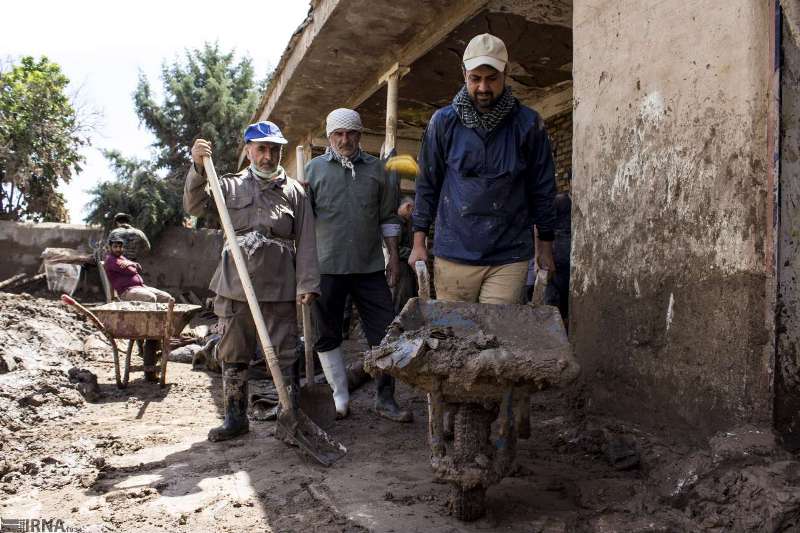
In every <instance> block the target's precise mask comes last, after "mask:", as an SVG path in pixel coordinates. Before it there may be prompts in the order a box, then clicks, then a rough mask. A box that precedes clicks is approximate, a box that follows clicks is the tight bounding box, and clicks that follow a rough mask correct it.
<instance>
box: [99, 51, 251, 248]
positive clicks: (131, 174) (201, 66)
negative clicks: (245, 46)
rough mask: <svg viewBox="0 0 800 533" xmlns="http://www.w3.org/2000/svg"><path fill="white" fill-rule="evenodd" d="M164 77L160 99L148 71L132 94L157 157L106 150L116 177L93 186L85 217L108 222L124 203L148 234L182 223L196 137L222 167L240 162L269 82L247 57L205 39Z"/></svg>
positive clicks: (165, 71) (228, 169) (152, 235)
mask: <svg viewBox="0 0 800 533" xmlns="http://www.w3.org/2000/svg"><path fill="white" fill-rule="evenodd" d="M161 82H162V91H161V92H162V93H163V95H164V96H163V101H162V102H161V103H158V102H156V101H155V99H154V96H153V90H152V88H151V86H150V82H149V81H148V80H147V78H146V77H144V76H140V78H139V84H138V86H137V88H136V91H135V92H134V95H133V102H134V108H135V110H136V114H137V115H138V116H139V120H140V121H141V123H142V124H143V125H144V126H145V127H146V128H147V129H148V130H150V132H151V133H152V134H153V136H154V137H155V139H156V141H155V142H154V143H153V148H154V155H153V157H152V159H151V160H150V161H141V160H137V159H131V158H125V157H123V156H122V154H120V153H119V152H107V153H106V154H105V155H106V158H107V159H108V160H109V161H110V162H111V165H112V168H113V170H114V174H115V175H116V180H115V181H112V182H108V183H102V184H100V185H98V186H97V187H95V188H94V189H93V190H92V191H90V194H91V195H92V196H93V199H92V201H91V203H90V209H91V212H90V213H89V215H88V216H87V217H86V221H87V222H90V223H99V224H103V225H105V226H106V227H109V226H110V224H111V222H110V220H109V217H113V216H114V213H116V212H119V211H123V212H126V213H129V214H130V215H131V216H132V217H133V222H134V225H135V226H137V227H139V228H140V229H142V230H143V231H144V232H145V233H147V234H148V236H149V237H150V238H151V239H153V238H155V237H156V236H157V235H158V234H159V233H160V232H161V231H162V230H163V228H164V227H165V226H168V225H175V224H181V223H182V221H183V207H182V197H183V182H184V178H185V176H186V172H187V171H188V169H189V160H190V153H189V152H190V148H191V145H192V143H193V142H194V140H195V139H196V138H198V137H200V138H204V139H207V140H209V141H211V143H212V146H213V147H214V165H215V166H216V167H217V170H218V171H219V172H220V174H222V173H224V172H234V171H236V170H237V164H238V157H239V143H240V140H241V138H242V132H243V131H244V128H245V126H246V125H247V123H248V120H249V119H250V117H251V115H252V113H253V110H255V108H256V105H257V104H258V98H259V95H260V94H261V92H262V91H263V88H264V83H265V82H261V83H256V82H255V78H254V73H253V67H252V65H251V60H250V58H248V57H244V58H242V59H240V60H237V59H236V58H235V56H234V53H233V52H222V51H221V50H220V48H219V45H217V44H208V43H206V44H205V45H204V46H203V47H202V48H201V49H197V50H187V51H186V53H185V56H184V58H183V60H182V61H175V62H173V63H171V64H167V63H165V64H164V65H163V67H162V70H161ZM159 176H163V177H159Z"/></svg>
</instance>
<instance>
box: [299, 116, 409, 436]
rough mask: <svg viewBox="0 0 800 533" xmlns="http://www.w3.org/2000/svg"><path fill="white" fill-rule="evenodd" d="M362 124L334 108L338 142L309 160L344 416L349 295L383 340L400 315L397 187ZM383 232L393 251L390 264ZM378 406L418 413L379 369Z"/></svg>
mask: <svg viewBox="0 0 800 533" xmlns="http://www.w3.org/2000/svg"><path fill="white" fill-rule="evenodd" d="M362 130H363V127H362V125H361V117H360V116H359V114H358V113H357V112H355V111H353V110H352V109H336V110H334V111H332V112H331V113H330V114H329V115H328V117H327V121H326V133H327V136H328V141H329V142H330V147H329V148H328V151H327V152H326V153H325V154H324V155H321V156H319V157H315V158H314V159H312V160H311V162H309V164H308V166H307V168H306V180H307V181H308V186H309V189H308V190H309V196H310V198H311V204H312V205H313V207H314V214H315V215H316V231H317V249H318V252H319V263H320V271H321V284H322V294H321V296H320V298H319V300H317V302H316V303H315V304H314V319H315V321H316V328H317V334H318V340H317V343H316V348H317V352H318V353H319V360H320V363H321V364H322V370H323V371H324V372H325V378H326V379H327V380H328V383H329V384H330V385H331V388H332V389H333V399H334V402H335V403H336V412H337V415H338V416H339V417H345V416H347V414H348V410H349V403H350V394H349V391H348V388H347V373H346V370H345V364H344V354H343V353H342V348H341V344H342V320H343V313H344V306H345V300H346V298H347V295H348V294H349V295H350V296H352V298H353V301H354V302H355V304H356V308H357V309H358V312H359V316H360V318H361V321H362V324H363V326H364V333H365V334H366V337H367V342H368V343H369V345H370V346H376V345H378V344H380V342H381V339H382V338H383V336H384V335H385V334H386V328H387V327H388V326H389V324H390V323H391V321H392V319H393V318H394V313H393V309H392V295H391V292H390V291H389V286H394V285H395V283H396V282H397V276H398V273H399V266H400V265H399V257H398V252H397V239H398V236H399V235H400V220H399V219H398V217H397V213H396V210H397V190H396V188H395V187H392V186H391V185H390V184H389V183H388V182H387V179H386V173H385V170H384V164H383V162H382V161H381V160H380V159H378V158H376V157H373V156H371V155H369V154H367V153H364V152H362V151H361V148H360V146H359V143H360V140H361V131H362ZM381 237H383V241H384V243H385V244H386V248H387V249H388V252H389V260H388V264H387V265H386V266H384V257H383V250H382V249H381ZM375 411H376V412H377V413H378V414H379V415H381V416H383V417H385V418H388V419H390V420H394V421H397V422H410V421H411V419H412V415H411V412H410V411H406V410H404V409H400V407H399V406H398V405H397V403H396V402H395V399H394V379H393V378H392V377H391V376H389V375H382V376H379V377H378V380H377V394H376V397H375Z"/></svg>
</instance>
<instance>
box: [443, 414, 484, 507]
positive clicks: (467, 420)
mask: <svg viewBox="0 0 800 533" xmlns="http://www.w3.org/2000/svg"><path fill="white" fill-rule="evenodd" d="M492 418H493V417H492V413H491V412H490V411H489V410H487V409H484V408H483V406H481V405H479V404H475V403H463V404H461V405H459V406H458V410H457V411H456V414H455V421H454V424H453V452H454V453H453V455H454V460H455V462H456V464H458V465H463V466H469V465H473V464H475V462H476V458H477V457H478V455H481V454H483V455H487V456H488V457H491V451H490V449H491V444H490V442H489V437H490V434H491V424H492ZM450 509H451V511H452V513H453V515H454V516H455V517H456V518H458V519H459V520H463V521H464V522H471V521H473V520H477V519H478V518H480V517H482V516H483V515H484V514H485V513H486V487H485V486H484V485H483V484H480V483H479V484H478V485H474V486H469V487H464V486H463V485H462V484H461V483H460V482H452V484H451V489H450Z"/></svg>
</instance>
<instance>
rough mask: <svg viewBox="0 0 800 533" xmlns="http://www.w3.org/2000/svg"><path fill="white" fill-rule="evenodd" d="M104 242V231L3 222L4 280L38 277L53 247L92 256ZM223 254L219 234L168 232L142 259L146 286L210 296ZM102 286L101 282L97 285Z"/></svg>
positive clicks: (0, 274)
mask: <svg viewBox="0 0 800 533" xmlns="http://www.w3.org/2000/svg"><path fill="white" fill-rule="evenodd" d="M102 238H103V230H102V229H101V228H99V227H93V226H84V225H79V224H51V223H45V224H22V223H18V222H8V221H0V250H2V252H3V253H2V254H0V280H4V279H8V278H10V277H11V276H13V275H14V274H17V273H18V272H26V273H28V274H33V273H35V272H36V271H38V269H39V266H40V265H41V263H42V260H41V253H42V250H44V249H45V248H48V247H58V248H76V249H79V250H85V251H87V252H88V251H89V250H90V249H91V248H90V243H91V242H93V241H98V240H100V239H102ZM221 252H222V234H221V232H220V231H218V230H203V229H200V230H196V229H189V228H181V227H173V228H167V229H166V230H165V231H164V233H163V234H162V235H161V236H160V238H159V239H158V241H157V242H154V243H153V250H152V252H151V253H150V254H148V255H144V256H142V257H140V258H139V262H140V263H141V264H142V268H143V269H144V278H145V283H147V284H148V285H153V286H156V287H160V288H163V289H168V290H171V291H172V292H173V293H176V295H177V292H179V291H190V290H191V291H194V292H195V293H196V294H197V295H198V296H200V297H201V298H202V297H203V296H205V295H207V294H208V283H209V281H210V280H211V276H212V275H213V274H214V270H215V269H216V267H217V263H218V262H219V257H220V253H221ZM96 281H99V278H98V279H97V280H96Z"/></svg>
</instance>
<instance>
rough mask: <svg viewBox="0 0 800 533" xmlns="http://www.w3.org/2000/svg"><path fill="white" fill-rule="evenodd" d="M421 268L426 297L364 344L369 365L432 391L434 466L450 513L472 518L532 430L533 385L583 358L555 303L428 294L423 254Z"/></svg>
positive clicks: (558, 381)
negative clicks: (372, 344)
mask: <svg viewBox="0 0 800 533" xmlns="http://www.w3.org/2000/svg"><path fill="white" fill-rule="evenodd" d="M417 274H418V281H419V287H420V297H419V298H412V299H410V300H409V301H408V303H407V304H406V305H405V307H404V308H403V310H402V311H401V312H400V314H399V315H398V316H397V317H396V318H395V320H394V322H392V325H391V326H390V327H389V331H388V333H387V335H386V337H385V338H384V339H383V342H382V343H381V345H380V346H379V347H377V348H375V349H373V350H371V351H369V352H367V355H366V357H365V361H364V368H365V369H366V370H367V371H368V372H370V373H372V374H375V373H379V372H385V373H388V374H390V375H392V376H394V377H395V378H397V379H400V380H401V381H403V382H405V383H407V384H409V385H411V386H413V387H416V388H419V389H421V390H423V391H425V392H427V393H428V415H429V422H428V433H429V439H430V446H431V466H432V467H433V471H434V475H435V476H436V477H437V478H438V479H440V480H442V481H446V482H448V483H450V485H451V498H450V506H451V510H452V511H453V514H455V516H456V517H457V518H459V519H461V520H465V521H471V520H475V519H477V518H479V517H480V516H482V515H483V513H484V512H485V492H486V489H487V488H488V487H489V486H491V485H493V484H495V483H497V482H499V481H500V480H501V479H502V478H503V476H505V475H506V474H507V473H508V471H509V469H510V467H511V466H512V464H513V461H514V458H515V455H516V442H517V438H518V437H522V438H526V437H527V436H529V435H530V395H531V393H532V392H535V391H539V390H544V389H548V388H553V387H564V386H566V385H568V384H570V383H571V382H573V381H574V380H575V379H576V378H577V377H578V375H579V373H580V367H579V365H578V363H577V361H576V360H575V358H574V357H573V355H572V351H571V349H570V346H569V342H568V340H567V335H566V331H565V329H564V324H563V322H562V320H561V316H560V315H559V313H558V309H557V308H555V307H552V306H547V305H511V304H506V305H488V304H478V303H468V302H445V301H435V300H430V299H429V298H428V291H427V290H426V289H427V288H428V287H429V283H428V279H427V269H426V268H425V265H424V263H422V264H419V263H418V265H417ZM542 282H544V283H546V279H543V280H542ZM540 292H541V291H540ZM445 412H447V413H449V414H452V415H453V416H452V418H450V421H451V422H452V428H453V429H452V437H448V436H446V434H447V433H448V432H449V431H450V430H449V429H446V428H445V426H449V425H450V424H448V423H447V422H446V421H445V419H446V418H447V417H446V416H445ZM495 419H496V420H497V422H498V423H497V434H496V435H495V436H492V435H491V433H492V430H491V426H492V423H493V421H494V420H495Z"/></svg>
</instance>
